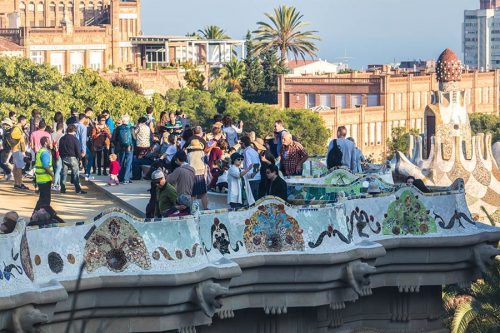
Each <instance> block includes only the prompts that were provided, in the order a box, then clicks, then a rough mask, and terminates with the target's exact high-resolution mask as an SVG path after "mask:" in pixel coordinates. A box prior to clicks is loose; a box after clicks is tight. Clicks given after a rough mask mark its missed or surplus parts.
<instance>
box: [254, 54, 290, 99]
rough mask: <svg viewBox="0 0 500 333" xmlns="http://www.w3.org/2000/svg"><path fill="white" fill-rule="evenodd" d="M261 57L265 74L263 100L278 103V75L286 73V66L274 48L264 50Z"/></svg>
mask: <svg viewBox="0 0 500 333" xmlns="http://www.w3.org/2000/svg"><path fill="white" fill-rule="evenodd" d="M260 58H261V61H262V71H263V76H264V90H263V92H262V94H261V95H262V96H261V97H262V102H264V103H268V104H276V103H278V75H280V74H284V73H286V69H285V66H284V64H283V63H282V62H281V61H280V60H279V59H278V57H277V56H276V52H275V51H274V50H272V49H269V50H266V51H264V52H262V53H261V54H260Z"/></svg>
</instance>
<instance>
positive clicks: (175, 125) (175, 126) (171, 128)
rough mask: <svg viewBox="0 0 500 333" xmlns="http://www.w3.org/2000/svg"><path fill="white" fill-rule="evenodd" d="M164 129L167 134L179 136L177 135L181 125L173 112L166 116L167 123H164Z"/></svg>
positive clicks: (180, 130)
mask: <svg viewBox="0 0 500 333" xmlns="http://www.w3.org/2000/svg"><path fill="white" fill-rule="evenodd" d="M165 128H166V130H167V132H169V133H173V134H179V135H180V134H181V132H182V123H181V122H180V121H179V120H177V117H176V116H175V112H170V113H169V114H168V121H167V122H166V123H165Z"/></svg>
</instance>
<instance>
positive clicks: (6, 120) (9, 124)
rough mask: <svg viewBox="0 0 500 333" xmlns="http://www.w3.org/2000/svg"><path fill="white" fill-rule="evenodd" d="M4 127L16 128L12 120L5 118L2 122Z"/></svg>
mask: <svg viewBox="0 0 500 333" xmlns="http://www.w3.org/2000/svg"><path fill="white" fill-rule="evenodd" d="M2 125H8V126H10V127H13V126H14V123H13V122H12V119H10V118H5V119H4V120H2Z"/></svg>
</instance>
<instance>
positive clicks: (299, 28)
mask: <svg viewBox="0 0 500 333" xmlns="http://www.w3.org/2000/svg"><path fill="white" fill-rule="evenodd" d="M265 15H266V17H267V18H268V19H269V21H270V22H263V21H260V22H257V25H258V28H257V30H255V31H254V33H255V35H256V39H257V41H258V42H259V43H258V44H257V49H258V50H268V49H274V50H275V51H276V50H278V51H279V53H280V59H281V61H282V62H284V63H286V61H287V58H288V57H287V55H288V53H289V52H290V53H292V54H293V56H294V57H295V58H297V57H298V56H300V57H302V58H303V59H305V56H306V55H309V56H311V57H315V56H316V51H318V48H317V47H316V45H315V41H319V40H320V38H319V36H318V35H316V33H317V31H315V30H304V28H305V27H307V26H308V25H309V23H307V22H305V21H303V20H302V18H303V15H302V14H301V13H300V12H299V11H298V10H297V9H296V8H295V7H293V6H287V5H282V6H280V7H277V8H275V9H274V13H273V14H271V13H265Z"/></svg>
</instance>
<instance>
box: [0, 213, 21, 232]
mask: <svg viewBox="0 0 500 333" xmlns="http://www.w3.org/2000/svg"><path fill="white" fill-rule="evenodd" d="M17 220H19V215H18V214H17V213H16V212H14V211H10V212H7V213H6V214H5V215H4V217H3V221H2V224H0V233H1V234H10V233H11V232H13V231H14V229H15V228H16V225H17Z"/></svg>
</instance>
